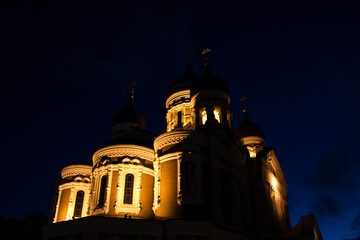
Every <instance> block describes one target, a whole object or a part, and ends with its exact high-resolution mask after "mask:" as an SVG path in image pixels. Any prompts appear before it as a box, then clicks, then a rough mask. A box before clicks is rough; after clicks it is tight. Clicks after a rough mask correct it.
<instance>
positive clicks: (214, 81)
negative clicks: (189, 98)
mask: <svg viewBox="0 0 360 240" xmlns="http://www.w3.org/2000/svg"><path fill="white" fill-rule="evenodd" d="M206 89H217V90H220V91H223V92H225V93H227V94H229V87H228V85H227V83H226V82H225V80H224V79H222V78H221V77H219V76H216V75H214V74H213V73H212V72H211V71H210V67H209V66H206V67H205V72H204V75H203V76H201V77H200V78H199V80H198V81H196V82H195V84H194V85H193V88H192V95H194V94H196V93H198V92H200V91H202V90H206Z"/></svg>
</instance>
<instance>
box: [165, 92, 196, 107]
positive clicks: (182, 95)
mask: <svg viewBox="0 0 360 240" xmlns="http://www.w3.org/2000/svg"><path fill="white" fill-rule="evenodd" d="M181 99H187V101H190V90H182V91H179V92H176V93H174V94H172V95H170V96H169V97H168V98H167V99H166V102H165V107H166V108H167V109H168V108H170V105H173V104H174V102H176V101H178V100H181Z"/></svg>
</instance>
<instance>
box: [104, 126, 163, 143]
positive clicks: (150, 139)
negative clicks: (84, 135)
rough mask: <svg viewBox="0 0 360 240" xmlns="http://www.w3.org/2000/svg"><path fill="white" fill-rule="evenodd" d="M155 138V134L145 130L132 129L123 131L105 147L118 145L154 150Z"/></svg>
mask: <svg viewBox="0 0 360 240" xmlns="http://www.w3.org/2000/svg"><path fill="white" fill-rule="evenodd" d="M155 137H156V136H155V134H153V133H151V132H148V131H147V130H145V129H138V128H134V127H130V128H129V129H127V130H126V131H123V132H122V133H120V134H119V135H117V136H115V137H113V138H112V139H111V140H110V141H109V142H107V143H105V144H104V145H103V147H107V146H112V145H118V144H132V145H137V146H143V147H147V148H153V147H154V140H155Z"/></svg>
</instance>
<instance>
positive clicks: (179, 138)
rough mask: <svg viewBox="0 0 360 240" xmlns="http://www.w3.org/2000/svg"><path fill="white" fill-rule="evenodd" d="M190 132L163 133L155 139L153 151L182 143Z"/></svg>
mask: <svg viewBox="0 0 360 240" xmlns="http://www.w3.org/2000/svg"><path fill="white" fill-rule="evenodd" d="M190 133H191V132H190V131H181V132H175V131H174V132H168V133H163V134H161V135H160V136H159V137H157V138H156V139H155V141H154V148H155V150H156V151H157V150H159V149H162V148H164V147H166V146H169V145H174V144H178V143H180V142H183V141H184V140H185V139H187V138H188V136H189V135H190Z"/></svg>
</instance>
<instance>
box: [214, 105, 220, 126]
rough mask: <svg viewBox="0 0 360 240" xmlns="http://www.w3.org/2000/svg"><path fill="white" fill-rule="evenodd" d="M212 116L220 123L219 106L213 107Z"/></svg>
mask: <svg viewBox="0 0 360 240" xmlns="http://www.w3.org/2000/svg"><path fill="white" fill-rule="evenodd" d="M214 118H215V120H216V121H218V123H220V108H215V109H214Z"/></svg>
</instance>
